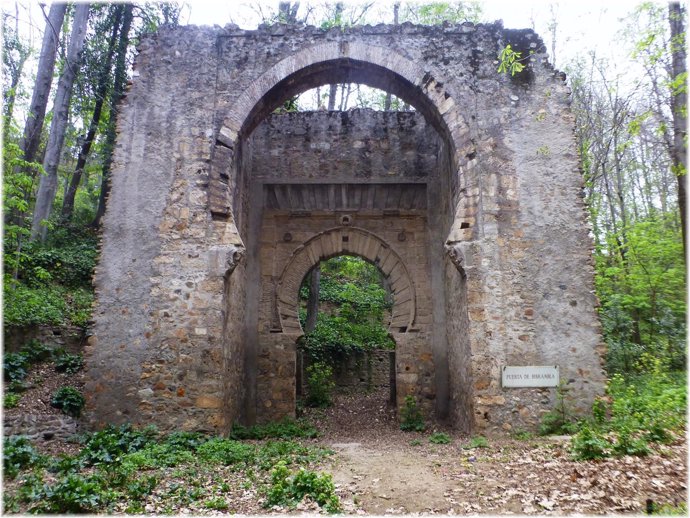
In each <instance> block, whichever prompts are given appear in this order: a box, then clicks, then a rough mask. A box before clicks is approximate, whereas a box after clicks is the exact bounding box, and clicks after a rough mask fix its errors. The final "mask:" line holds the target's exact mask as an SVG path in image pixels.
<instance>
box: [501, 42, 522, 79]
mask: <svg viewBox="0 0 690 518" xmlns="http://www.w3.org/2000/svg"><path fill="white" fill-rule="evenodd" d="M522 59H523V58H522V52H515V51H514V50H513V48H512V47H511V46H510V44H508V45H506V46H505V47H504V48H503V50H501V52H499V54H498V61H499V63H498V73H499V74H504V73H507V72H510V75H511V76H514V75H515V74H519V73H520V72H522V71H523V70H524V69H525V65H523V64H522V63H521V60H522Z"/></svg>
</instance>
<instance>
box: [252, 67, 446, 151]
mask: <svg viewBox="0 0 690 518" xmlns="http://www.w3.org/2000/svg"><path fill="white" fill-rule="evenodd" d="M421 80H422V81H423V82H422V84H421V85H415V84H413V83H412V82H410V81H409V80H408V79H406V78H404V77H403V76H401V75H400V74H399V73H397V72H395V71H393V70H390V69H388V68H386V67H383V66H380V65H377V64H375V63H371V62H368V61H362V60H357V59H352V58H338V59H331V60H324V61H319V62H316V63H313V64H310V65H308V66H305V67H303V68H301V69H299V70H297V71H295V72H293V73H292V74H290V75H288V76H287V77H285V78H283V79H281V80H279V81H278V82H276V83H275V84H274V85H273V86H272V87H271V88H270V89H268V91H267V92H266V93H265V94H264V95H263V96H261V98H259V99H258V100H257V101H256V103H255V104H254V105H253V107H252V109H251V110H250V111H249V113H248V114H247V116H246V117H245V118H244V120H243V122H242V126H241V130H240V132H239V135H240V138H241V137H242V136H248V135H250V134H251V133H252V132H253V131H254V129H256V127H257V126H258V125H259V124H260V123H261V121H263V120H264V119H265V118H266V117H267V116H268V115H269V114H270V113H272V112H273V111H274V110H275V109H276V108H278V107H279V106H281V105H282V104H283V103H284V102H285V101H287V100H288V99H290V98H291V97H294V96H296V95H299V94H301V93H304V92H306V91H308V90H310V89H312V88H316V87H320V86H325V85H330V84H338V83H354V84H364V85H367V86H370V87H372V88H376V89H380V90H383V91H384V92H387V93H391V94H392V95H395V96H396V97H398V98H400V99H402V100H403V101H404V102H405V103H407V104H409V105H410V106H413V107H414V108H415V109H416V110H417V111H419V112H420V113H421V114H423V115H424V118H425V119H426V120H427V122H428V123H429V124H430V125H432V126H433V127H434V129H436V131H437V132H438V133H439V135H440V136H441V137H442V138H443V139H444V140H445V141H446V142H447V143H448V144H450V145H451V146H452V142H453V139H452V137H451V133H450V130H449V129H448V126H447V124H446V123H445V121H444V120H443V117H442V115H441V114H440V112H439V109H438V106H436V105H435V104H434V102H433V101H432V100H431V98H430V97H429V95H428V93H426V92H425V91H424V89H423V87H424V86H427V85H429V84H431V83H434V82H435V81H434V80H433V78H432V77H431V76H430V75H429V74H428V73H427V74H426V75H425V76H424V77H423V78H421ZM448 97H449V95H448V94H447V93H444V98H445V99H447V98H448Z"/></svg>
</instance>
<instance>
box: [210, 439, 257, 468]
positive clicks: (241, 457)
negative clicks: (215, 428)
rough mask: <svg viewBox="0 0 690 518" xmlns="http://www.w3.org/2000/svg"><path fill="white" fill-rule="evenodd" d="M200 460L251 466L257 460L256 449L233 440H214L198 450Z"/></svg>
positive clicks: (228, 464) (227, 464)
mask: <svg viewBox="0 0 690 518" xmlns="http://www.w3.org/2000/svg"><path fill="white" fill-rule="evenodd" d="M197 452H198V454H199V458H200V459H201V460H203V461H206V462H211V463H214V464H224V465H226V466H231V465H233V464H251V463H253V462H254V459H255V458H256V448H255V447H254V446H250V445H248V444H244V443H241V442H238V441H233V440H231V439H221V438H214V439H210V440H209V441H206V442H205V443H203V444H202V445H200V446H199V448H198V449H197Z"/></svg>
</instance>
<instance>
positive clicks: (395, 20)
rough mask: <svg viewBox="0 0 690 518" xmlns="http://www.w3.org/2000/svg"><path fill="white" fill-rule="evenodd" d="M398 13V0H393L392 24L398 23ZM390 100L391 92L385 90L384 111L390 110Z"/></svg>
mask: <svg viewBox="0 0 690 518" xmlns="http://www.w3.org/2000/svg"><path fill="white" fill-rule="evenodd" d="M399 14H400V2H395V3H394V4H393V24H394V25H398V20H399ZM392 100H393V96H392V95H391V93H390V92H386V101H385V102H384V103H383V109H384V111H390V109H391V101H392Z"/></svg>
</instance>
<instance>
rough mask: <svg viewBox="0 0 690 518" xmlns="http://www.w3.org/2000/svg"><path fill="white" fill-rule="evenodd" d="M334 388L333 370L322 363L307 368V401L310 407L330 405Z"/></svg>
mask: <svg viewBox="0 0 690 518" xmlns="http://www.w3.org/2000/svg"><path fill="white" fill-rule="evenodd" d="M334 388H335V382H334V381H333V369H332V368H331V367H330V366H329V365H327V364H325V363H322V362H317V363H313V364H311V365H310V366H309V367H307V400H306V404H307V405H308V406H312V407H327V406H330V405H331V404H332V394H333V389H334Z"/></svg>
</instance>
